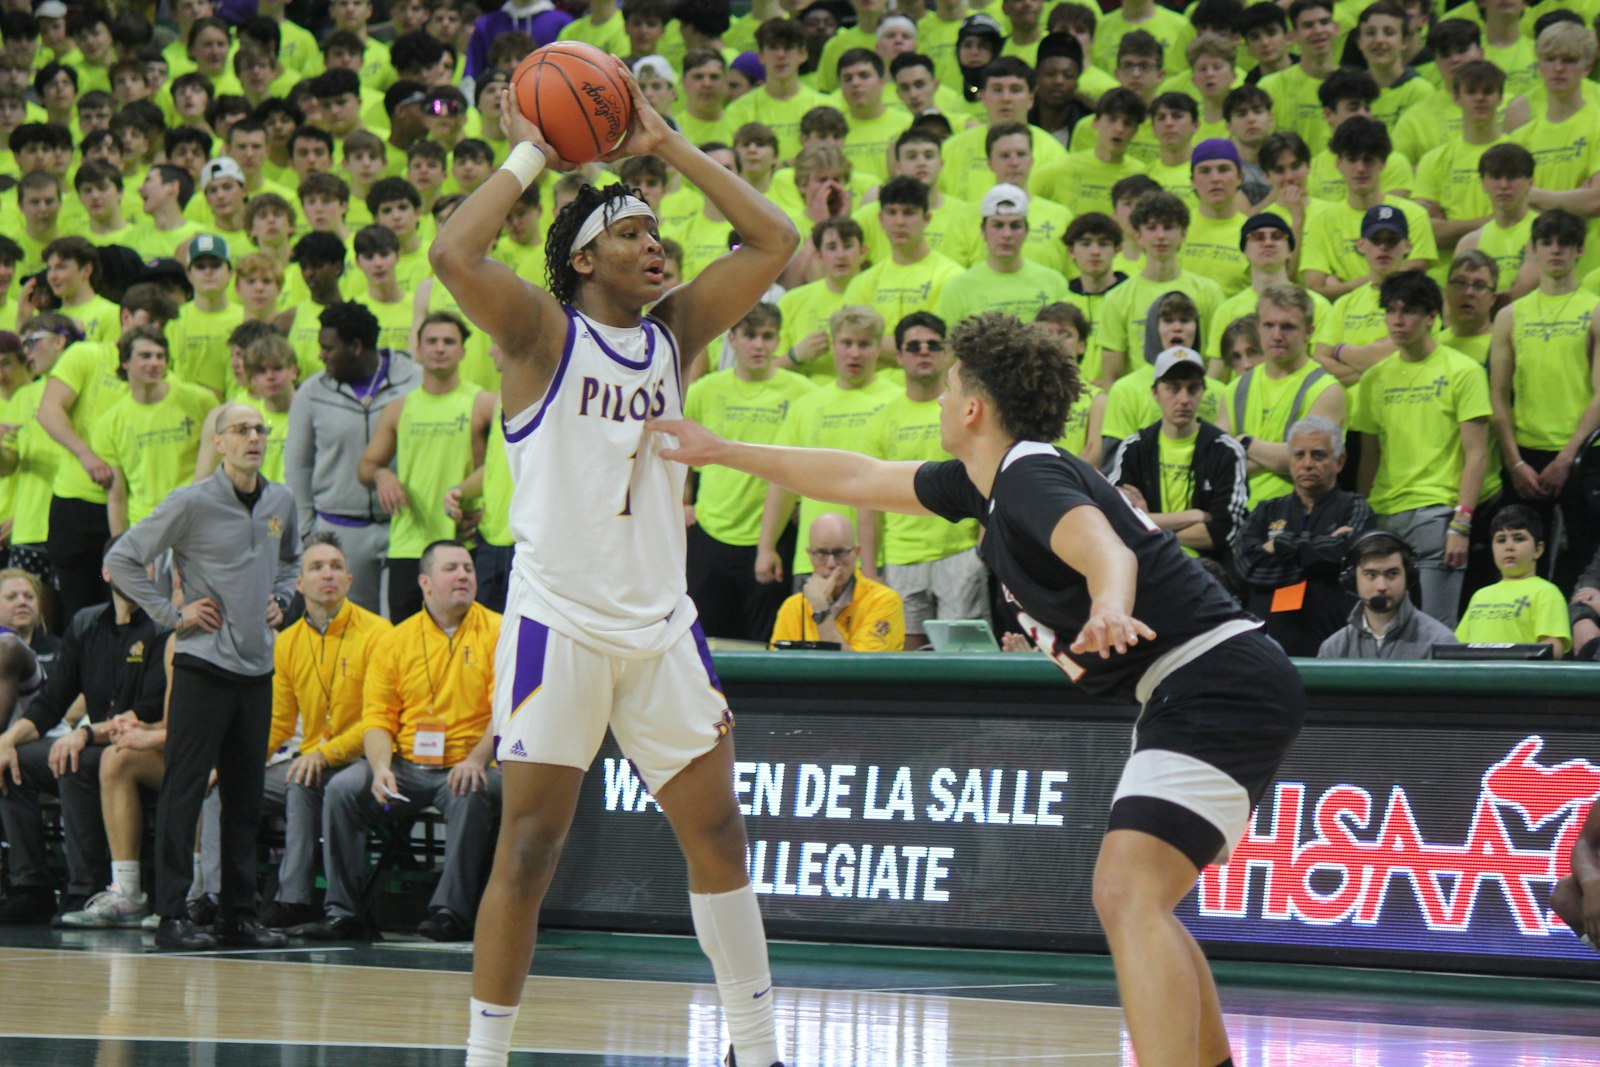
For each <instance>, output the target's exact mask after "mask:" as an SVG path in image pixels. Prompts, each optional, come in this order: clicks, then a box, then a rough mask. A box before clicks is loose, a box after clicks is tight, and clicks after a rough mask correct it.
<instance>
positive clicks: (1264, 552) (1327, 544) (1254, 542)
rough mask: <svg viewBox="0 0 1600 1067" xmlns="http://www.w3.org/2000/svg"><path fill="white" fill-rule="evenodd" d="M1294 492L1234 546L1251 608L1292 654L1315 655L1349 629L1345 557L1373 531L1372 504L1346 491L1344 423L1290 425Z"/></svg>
mask: <svg viewBox="0 0 1600 1067" xmlns="http://www.w3.org/2000/svg"><path fill="white" fill-rule="evenodd" d="M1287 436H1288V443H1287V445H1286V446H1285V447H1286V449H1287V451H1288V454H1289V473H1290V475H1291V477H1292V478H1293V482H1294V491H1293V492H1291V493H1289V494H1287V495H1286V496H1279V497H1273V498H1272V499H1270V500H1264V501H1262V502H1261V504H1260V505H1259V506H1258V507H1257V508H1256V509H1255V510H1254V511H1252V512H1251V513H1250V517H1249V518H1248V519H1246V520H1245V523H1244V526H1243V528H1242V529H1241V530H1240V531H1239V539H1238V542H1237V544H1236V545H1235V546H1234V552H1235V558H1236V560H1237V563H1238V568H1239V576H1240V578H1242V579H1243V580H1244V581H1245V583H1247V584H1248V586H1249V592H1248V593H1247V594H1246V603H1245V606H1246V607H1247V608H1249V609H1250V610H1251V611H1252V612H1254V613H1255V614H1256V615H1258V616H1260V617H1261V618H1263V619H1265V620H1266V621H1267V634H1268V635H1269V636H1271V637H1272V638H1274V639H1275V640H1276V641H1277V642H1278V644H1280V645H1282V646H1283V649H1284V651H1285V652H1287V653H1289V655H1291V656H1315V655H1316V654H1317V649H1318V648H1320V647H1321V645H1322V642H1323V641H1324V640H1325V639H1327V637H1328V636H1329V635H1330V634H1333V633H1334V632H1336V631H1337V630H1338V629H1339V628H1340V627H1341V626H1343V625H1344V623H1345V618H1346V616H1348V615H1349V614H1350V609H1351V608H1353V607H1354V606H1355V597H1354V595H1353V594H1352V593H1351V592H1350V591H1349V590H1347V589H1345V588H1344V587H1343V585H1342V584H1341V582H1340V572H1341V571H1342V569H1343V567H1344V562H1345V555H1346V553H1347V552H1348V551H1349V550H1350V546H1351V544H1353V543H1354V542H1355V540H1356V538H1358V537H1360V536H1361V535H1362V534H1364V533H1366V532H1367V531H1368V530H1370V529H1372V526H1373V523H1374V519H1373V517H1372V509H1371V508H1370V507H1368V506H1367V502H1366V501H1365V500H1364V499H1362V498H1361V497H1359V496H1357V495H1356V494H1354V493H1351V492H1347V491H1345V490H1344V489H1341V488H1339V472H1340V471H1341V470H1343V469H1344V464H1345V460H1346V459H1347V458H1348V457H1347V456H1346V454H1345V450H1344V431H1343V430H1342V429H1340V428H1339V425H1338V423H1336V422H1333V421H1332V420H1331V419H1325V418H1323V417H1322V416H1320V415H1310V416H1307V417H1306V418H1303V419H1301V420H1300V421H1298V422H1296V423H1295V424H1294V425H1293V426H1291V427H1289V433H1288V435H1287Z"/></svg>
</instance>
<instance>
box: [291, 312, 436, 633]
mask: <svg viewBox="0 0 1600 1067" xmlns="http://www.w3.org/2000/svg"><path fill="white" fill-rule="evenodd" d="M320 321H321V323H322V334H321V337H320V341H321V345H322V361H323V363H324V364H325V365H326V369H324V370H322V371H321V372H319V373H317V374H313V375H312V376H311V377H310V378H307V379H306V383H305V384H304V385H302V386H301V387H300V388H299V389H296V390H295V394H294V402H293V403H292V404H290V405H289V440H288V442H287V443H286V444H285V445H284V449H283V480H284V482H285V484H287V485H288V487H289V488H290V490H291V491H293V493H294V502H295V506H296V507H298V508H299V510H300V529H299V534H300V536H301V538H302V539H304V538H307V537H310V536H311V534H313V533H315V532H318V531H332V532H334V533H337V534H338V535H339V540H340V542H341V543H342V544H343V545H344V548H345V556H346V558H347V559H349V561H350V576H351V578H352V579H353V582H352V583H351V586H350V599H351V600H353V601H355V602H356V603H357V604H359V605H361V606H362V607H364V608H366V609H367V610H368V611H373V612H376V611H378V610H379V607H378V598H379V589H381V588H382V578H383V568H384V564H385V561H386V558H387V556H388V548H389V516H388V515H387V514H386V513H385V512H384V510H383V507H382V506H381V505H380V504H379V503H378V494H377V493H376V492H375V491H374V490H371V489H368V488H366V487H365V486H363V485H362V484H361V483H360V482H359V481H357V480H356V468H357V467H358V466H359V465H360V463H361V454H362V453H363V452H365V451H366V449H367V442H368V441H370V440H372V432H373V430H374V429H375V428H376V427H377V425H378V416H379V415H381V414H383V408H384V405H385V404H387V403H389V401H391V400H394V399H395V398H396V397H402V396H405V395H406V394H408V393H410V392H411V391H412V390H413V389H415V388H416V387H417V386H418V385H419V384H421V382H422V369H421V368H420V367H418V366H417V364H416V362H415V361H414V360H412V358H411V357H410V356H409V355H407V354H406V353H404V352H396V351H393V350H391V349H387V348H379V347H378V320H377V319H376V318H375V317H373V314H372V312H370V311H368V310H367V309H366V308H365V307H363V306H361V305H360V304H357V303H355V302H353V301H345V302H342V303H338V304H329V305H328V306H327V308H325V309H324V310H323V312H322V317H321V319H320Z"/></svg>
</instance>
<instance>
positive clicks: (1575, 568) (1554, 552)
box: [1473, 448, 1600, 594]
mask: <svg viewBox="0 0 1600 1067" xmlns="http://www.w3.org/2000/svg"><path fill="white" fill-rule="evenodd" d="M1597 451H1600V450H1597ZM1522 458H1523V459H1524V460H1526V461H1527V463H1528V465H1529V466H1530V467H1532V468H1533V469H1534V470H1536V471H1542V470H1544V469H1545V468H1546V467H1548V466H1549V465H1550V461H1551V460H1553V459H1555V458H1556V453H1554V452H1542V451H1540V450H1539V449H1536V448H1524V449H1522ZM1505 479H1506V488H1507V490H1509V492H1506V493H1502V494H1501V496H1502V498H1503V497H1506V496H1516V495H1517V492H1516V483H1515V482H1514V481H1512V480H1511V473H1510V472H1509V471H1507V472H1506V476H1505ZM1581 496H1582V494H1581V493H1580V485H1579V480H1578V479H1577V478H1575V477H1569V478H1568V479H1567V484H1566V485H1565V486H1563V487H1562V490H1561V495H1560V496H1559V497H1557V498H1556V499H1555V500H1525V499H1520V498H1519V499H1518V500H1517V503H1519V504H1526V505H1528V506H1529V507H1530V508H1532V509H1533V510H1534V511H1536V512H1538V513H1539V519H1540V521H1542V522H1543V523H1544V555H1543V556H1542V557H1540V559H1539V564H1538V572H1539V576H1540V577H1541V578H1548V579H1549V580H1550V581H1552V582H1555V583H1556V584H1557V585H1559V586H1560V587H1561V591H1562V592H1563V593H1569V594H1570V593H1571V592H1572V589H1573V586H1575V585H1577V583H1578V575H1579V574H1580V573H1581V572H1582V571H1583V568H1584V567H1586V566H1588V564H1589V561H1590V560H1592V559H1594V554H1595V551H1596V549H1600V523H1596V522H1595V520H1594V516H1592V515H1591V514H1589V511H1588V508H1587V506H1586V505H1585V504H1584V502H1583V500H1582V499H1581ZM1558 509H1559V510H1560V512H1561V524H1562V526H1563V527H1564V528H1565V529H1566V534H1567V544H1566V547H1565V548H1561V549H1560V550H1559V551H1558V546H1557V545H1556V539H1555V528H1554V519H1555V513H1556V511H1557V510H1558ZM1473 525H1474V526H1476V525H1477V519H1476V517H1474V521H1473ZM1552 561H1554V562H1553V563H1552ZM1496 580H1497V581H1498V580H1499V579H1498V575H1497V576H1496Z"/></svg>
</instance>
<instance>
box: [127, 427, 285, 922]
mask: <svg viewBox="0 0 1600 1067" xmlns="http://www.w3.org/2000/svg"><path fill="white" fill-rule="evenodd" d="M216 425H217V432H216V436H215V438H214V443H215V446H216V449H217V453H218V455H220V456H221V457H222V463H221V465H220V466H219V467H218V468H217V470H216V472H215V473H214V474H212V476H211V477H210V478H207V479H206V480H205V481H203V482H198V483H196V484H194V485H186V486H183V487H182V488H179V489H176V490H174V491H173V492H171V493H169V494H168V495H167V498H166V499H165V500H163V501H162V502H161V503H160V504H159V505H157V507H156V509H155V510H154V511H152V512H151V513H150V514H149V515H148V516H147V517H146V518H145V519H144V520H143V521H141V522H140V523H139V524H138V525H136V526H134V527H133V529H131V530H129V531H128V532H127V533H126V534H124V535H123V536H122V537H121V538H120V539H119V540H118V541H117V543H116V544H115V545H113V546H112V547H111V551H110V552H108V553H107V554H106V560H105V563H106V569H107V570H109V571H110V572H111V580H112V583H113V584H114V585H115V586H116V588H118V589H119V590H121V591H122V592H123V593H124V594H125V595H126V596H127V597H128V598H129V599H130V600H132V601H133V602H134V603H136V604H138V605H139V606H140V607H141V608H143V609H144V610H145V613H146V614H148V615H149V616H150V617H151V618H152V619H154V620H155V621H156V622H157V623H159V624H160V625H162V626H165V627H169V628H171V629H173V630H176V631H177V634H178V642H177V647H176V653H175V655H174V657H173V672H172V689H171V700H170V704H169V708H168V711H167V745H166V761H167V767H166V777H165V778H164V779H163V781H162V784H161V796H160V800H159V803H158V805H157V808H156V839H157V842H156V844H157V849H156V851H157V856H156V899H155V911H156V914H158V915H160V916H161V924H160V926H159V927H158V928H157V930H156V946H157V947H158V948H167V949H182V950H196V949H207V948H214V947H215V946H216V944H217V942H218V940H220V941H221V942H222V943H223V944H227V945H238V946H241V947H246V948H261V947H268V948H270V947H275V946H278V945H282V944H285V943H286V941H285V939H284V937H283V935H282V934H276V933H272V932H270V931H268V930H266V929H264V928H263V927H261V926H260V925H259V924H257V922H256V919H255V892H256V886H255V871H256V857H255V840H256V829H257V825H258V824H259V823H260V821H261V796H262V789H263V782H264V776H265V772H266V768H265V755H266V751H267V738H268V736H269V734H270V732H271V727H272V642H273V627H275V626H277V625H278V624H279V623H281V622H282V621H283V612H284V610H285V609H286V608H287V607H288V604H289V597H290V596H291V595H292V594H293V592H294V580H295V575H296V574H297V573H298V571H299V562H300V539H299V537H298V536H297V530H298V529H299V525H298V522H297V516H296V512H295V504H294V498H293V497H292V496H291V495H290V493H289V491H288V490H287V489H285V488H284V487H283V486H281V485H277V484H275V483H273V482H269V481H267V480H266V479H265V478H263V477H261V474H260V471H261V460H262V457H263V455H265V453H266V447H267V435H268V434H269V433H270V432H271V428H270V427H269V426H268V425H267V424H266V421H265V420H264V419H263V418H262V417H261V413H260V412H259V411H257V410H256V409H255V408H253V407H251V406H250V405H249V404H243V403H235V404H230V405H228V406H227V407H225V408H224V409H223V410H222V411H221V412H219V413H218V415H217V423H216ZM169 549H170V550H171V552H172V564H173V567H174V569H175V571H176V573H177V575H178V577H179V578H180V579H181V580H182V585H183V596H184V606H183V609H182V610H181V611H180V610H179V609H178V608H175V607H173V605H172V601H171V600H170V599H169V598H168V596H167V595H166V592H165V591H164V590H163V589H162V588H161V587H160V586H159V585H158V584H157V583H156V581H155V580H154V579H153V578H152V577H151V575H150V572H149V571H148V570H147V567H148V565H149V564H150V563H151V562H152V561H154V560H156V559H158V558H159V557H160V556H161V555H162V554H163V553H165V552H167V551H168V550H169ZM212 768H216V771H217V787H218V789H219V790H220V792H221V796H222V864H223V868H222V895H221V899H220V901H219V905H220V915H219V918H218V920H217V925H216V930H217V935H218V936H217V937H216V938H213V937H212V936H211V935H210V934H208V933H206V932H205V931H204V930H202V929H200V928H199V927H198V926H196V925H195V924H194V923H193V922H192V921H190V919H189V917H188V915H187V914H186V913H185V910H184V898H185V896H186V895H187V893H188V890H189V883H190V881H191V878H192V875H193V865H192V857H193V855H194V834H195V822H196V820H197V819H198V818H199V817H200V807H201V804H202V803H203V801H204V800H205V792H206V781H207V779H208V778H209V777H210V774H211V770H212Z"/></svg>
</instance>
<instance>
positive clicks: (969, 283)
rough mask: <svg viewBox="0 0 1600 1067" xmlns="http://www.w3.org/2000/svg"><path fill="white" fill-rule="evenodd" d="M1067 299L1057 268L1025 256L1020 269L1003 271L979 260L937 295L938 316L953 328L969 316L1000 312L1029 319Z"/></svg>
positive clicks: (1065, 281)
mask: <svg viewBox="0 0 1600 1067" xmlns="http://www.w3.org/2000/svg"><path fill="white" fill-rule="evenodd" d="M1066 298H1067V280H1066V279H1065V278H1063V277H1062V276H1061V273H1060V272H1059V271H1053V270H1051V269H1049V268H1048V267H1041V266H1040V265H1039V264H1037V263H1030V262H1028V261H1027V260H1026V259H1024V260H1023V261H1022V262H1021V264H1019V269H1017V270H1015V271H1013V272H1011V273H1009V274H1002V273H1000V272H999V271H997V270H995V269H994V268H993V267H991V266H989V265H988V264H987V263H979V264H978V265H977V266H975V267H969V268H968V269H967V270H966V271H964V272H962V273H961V274H958V275H956V277H955V278H954V280H952V281H951V282H950V283H949V284H947V285H946V286H945V287H944V293H943V294H942V295H941V296H940V297H939V310H938V315H939V317H940V318H941V319H943V320H944V321H945V325H947V326H950V327H954V326H955V325H956V323H958V322H960V321H961V320H962V319H965V318H967V317H969V316H971V315H979V314H982V313H983V312H985V311H1000V312H1004V313H1005V314H1007V315H1015V316H1017V318H1019V319H1021V320H1022V321H1023V322H1032V321H1033V320H1034V318H1035V317H1036V316H1037V315H1038V314H1039V309H1040V308H1042V307H1044V306H1045V305H1046V304H1053V303H1055V302H1056V301H1059V300H1065V299H1066Z"/></svg>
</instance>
